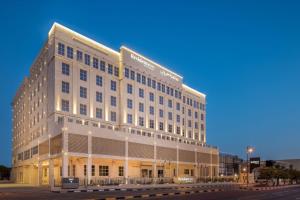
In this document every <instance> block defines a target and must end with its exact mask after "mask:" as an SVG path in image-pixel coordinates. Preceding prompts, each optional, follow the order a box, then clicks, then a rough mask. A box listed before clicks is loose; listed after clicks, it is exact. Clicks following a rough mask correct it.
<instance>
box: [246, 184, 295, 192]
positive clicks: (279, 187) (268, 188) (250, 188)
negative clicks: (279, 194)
mask: <svg viewBox="0 0 300 200" xmlns="http://www.w3.org/2000/svg"><path fill="white" fill-rule="evenodd" d="M291 187H294V186H293V185H290V186H271V187H260V188H254V187H249V188H247V187H240V189H241V190H249V191H265V190H275V189H282V188H291Z"/></svg>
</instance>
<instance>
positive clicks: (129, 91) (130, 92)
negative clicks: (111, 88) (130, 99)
mask: <svg viewBox="0 0 300 200" xmlns="http://www.w3.org/2000/svg"><path fill="white" fill-rule="evenodd" d="M127 93H128V94H132V85H131V84H127Z"/></svg>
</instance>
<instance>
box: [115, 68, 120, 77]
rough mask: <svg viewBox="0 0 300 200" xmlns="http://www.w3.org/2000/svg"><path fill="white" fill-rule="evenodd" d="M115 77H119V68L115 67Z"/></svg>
mask: <svg viewBox="0 0 300 200" xmlns="http://www.w3.org/2000/svg"><path fill="white" fill-rule="evenodd" d="M114 75H115V76H116V77H119V67H116V66H115V67H114Z"/></svg>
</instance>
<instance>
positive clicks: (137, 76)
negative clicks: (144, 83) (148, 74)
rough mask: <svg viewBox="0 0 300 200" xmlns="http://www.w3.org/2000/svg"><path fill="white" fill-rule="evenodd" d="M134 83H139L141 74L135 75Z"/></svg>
mask: <svg viewBox="0 0 300 200" xmlns="http://www.w3.org/2000/svg"><path fill="white" fill-rule="evenodd" d="M136 81H137V82H138V83H141V74H139V73H136Z"/></svg>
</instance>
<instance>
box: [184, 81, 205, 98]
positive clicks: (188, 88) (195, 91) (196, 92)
mask: <svg viewBox="0 0 300 200" xmlns="http://www.w3.org/2000/svg"><path fill="white" fill-rule="evenodd" d="M182 87H183V88H184V89H186V90H188V91H189V92H191V93H194V94H196V95H198V96H202V97H204V98H205V97H206V95H205V94H203V93H201V92H198V91H197V90H195V89H193V88H191V87H189V86H187V85H185V84H182Z"/></svg>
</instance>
